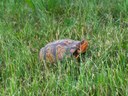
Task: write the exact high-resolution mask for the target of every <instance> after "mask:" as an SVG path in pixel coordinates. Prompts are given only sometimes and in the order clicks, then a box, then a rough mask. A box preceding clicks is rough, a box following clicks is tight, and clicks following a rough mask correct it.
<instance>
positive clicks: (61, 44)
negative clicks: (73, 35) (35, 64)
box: [39, 39, 88, 63]
mask: <svg viewBox="0 0 128 96" xmlns="http://www.w3.org/2000/svg"><path fill="white" fill-rule="evenodd" d="M87 48H88V41H87V40H82V41H78V40H72V39H61V40H56V41H53V42H50V43H48V44H47V45H46V46H44V47H42V48H41V49H40V51H39V59H40V61H45V62H50V63H55V62H57V61H62V60H63V59H64V58H65V57H66V58H70V57H74V58H76V59H78V58H79V57H80V54H82V53H85V52H86V50H87Z"/></svg>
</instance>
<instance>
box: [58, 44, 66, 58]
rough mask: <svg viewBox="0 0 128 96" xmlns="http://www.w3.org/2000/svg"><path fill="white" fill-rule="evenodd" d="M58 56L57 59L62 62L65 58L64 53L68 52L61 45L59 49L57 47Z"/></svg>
mask: <svg viewBox="0 0 128 96" xmlns="http://www.w3.org/2000/svg"><path fill="white" fill-rule="evenodd" d="M56 49H57V50H56V51H57V52H56V56H57V59H59V60H61V59H62V58H63V56H64V53H65V52H66V50H65V48H64V47H63V46H61V45H58V46H57V47H56Z"/></svg>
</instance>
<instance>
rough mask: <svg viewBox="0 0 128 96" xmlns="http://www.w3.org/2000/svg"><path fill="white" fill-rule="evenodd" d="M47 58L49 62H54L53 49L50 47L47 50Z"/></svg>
mask: <svg viewBox="0 0 128 96" xmlns="http://www.w3.org/2000/svg"><path fill="white" fill-rule="evenodd" d="M46 60H47V61H49V62H54V56H53V54H52V49H51V48H50V47H48V48H47V50H46Z"/></svg>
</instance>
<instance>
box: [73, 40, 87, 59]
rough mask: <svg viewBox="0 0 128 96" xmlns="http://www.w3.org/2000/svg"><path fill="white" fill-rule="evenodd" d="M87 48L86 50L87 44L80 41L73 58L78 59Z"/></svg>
mask: <svg viewBox="0 0 128 96" xmlns="http://www.w3.org/2000/svg"><path fill="white" fill-rule="evenodd" d="M87 48H88V42H87V41H85V40H82V41H81V42H80V44H79V45H78V48H77V49H76V51H75V52H74V53H73V55H74V56H75V58H78V57H79V55H80V54H81V53H85V52H86V50H87Z"/></svg>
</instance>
